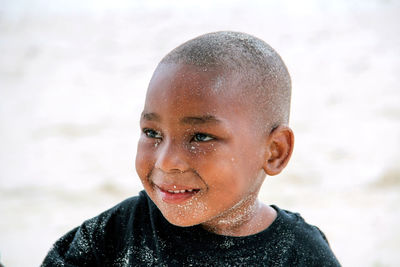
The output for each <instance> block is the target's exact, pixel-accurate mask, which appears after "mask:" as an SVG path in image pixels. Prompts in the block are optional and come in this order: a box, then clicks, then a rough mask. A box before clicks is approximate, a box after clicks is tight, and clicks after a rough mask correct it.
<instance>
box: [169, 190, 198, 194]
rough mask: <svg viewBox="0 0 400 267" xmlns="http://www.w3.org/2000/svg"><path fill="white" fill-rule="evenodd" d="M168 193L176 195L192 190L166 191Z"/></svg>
mask: <svg viewBox="0 0 400 267" xmlns="http://www.w3.org/2000/svg"><path fill="white" fill-rule="evenodd" d="M167 192H168V193H173V194H178V193H185V192H193V189H187V190H184V189H183V190H167Z"/></svg>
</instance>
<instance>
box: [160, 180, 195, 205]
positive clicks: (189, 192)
mask: <svg viewBox="0 0 400 267" xmlns="http://www.w3.org/2000/svg"><path fill="white" fill-rule="evenodd" d="M155 188H156V191H158V193H159V194H160V196H161V199H162V200H163V201H164V202H166V203H169V204H180V203H182V202H184V201H186V200H188V199H190V198H192V197H193V196H194V195H195V194H197V193H198V192H199V191H200V189H198V188H184V187H180V186H175V185H173V186H158V185H156V186H155Z"/></svg>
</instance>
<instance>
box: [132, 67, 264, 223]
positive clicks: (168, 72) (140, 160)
mask: <svg viewBox="0 0 400 267" xmlns="http://www.w3.org/2000/svg"><path fill="white" fill-rule="evenodd" d="M234 77H235V76H234V75H230V74H224V73H220V72H218V71H217V70H214V69H208V70H207V69H202V68H199V67H196V66H190V65H184V64H168V65H167V64H164V65H161V66H159V67H158V69H157V70H156V73H155V74H154V76H153V78H152V80H151V82H150V85H149V89H148V92H147V97H146V102H145V107H144V111H143V113H142V117H141V121H140V126H141V129H142V134H141V137H140V140H139V144H138V151H137V157H136V169H137V172H138V175H139V177H140V179H141V181H142V183H143V186H144V188H145V189H146V191H147V193H148V195H149V196H150V198H151V199H152V200H153V201H154V203H155V204H156V205H157V206H158V208H159V209H160V210H161V212H162V213H163V215H164V217H165V218H166V219H167V220H168V221H169V222H171V223H172V224H175V225H179V226H190V225H196V224H204V225H207V223H208V222H210V221H215V220H216V218H220V219H221V220H223V218H225V217H229V214H230V213H231V214H232V213H235V214H240V212H241V211H239V213H238V210H235V209H239V208H240V209H244V208H243V205H239V204H240V202H241V201H242V200H244V199H254V200H255V199H256V198H257V194H258V191H259V188H260V186H261V184H262V182H263V179H264V177H265V173H264V170H263V164H264V161H265V153H266V152H265V142H266V139H267V136H265V135H264V134H263V131H262V130H260V129H259V127H256V126H255V125H254V123H251V122H252V121H254V120H253V119H251V118H252V117H251V116H254V109H253V108H251V107H250V106H249V105H251V103H250V101H249V100H248V99H245V98H243V96H242V97H240V96H239V95H238V92H240V91H241V90H240V87H239V85H238V82H237V81H238V79H235V78H234ZM236 204H238V205H236ZM243 212H245V211H243ZM217 220H218V219H217Z"/></svg>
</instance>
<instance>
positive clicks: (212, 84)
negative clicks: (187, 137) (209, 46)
mask: <svg viewBox="0 0 400 267" xmlns="http://www.w3.org/2000/svg"><path fill="white" fill-rule="evenodd" d="M236 80H237V78H235V76H234V75H232V74H231V73H229V72H227V71H224V70H222V69H221V68H217V67H198V66H193V65H187V64H175V63H174V64H161V65H160V66H158V68H157V70H156V71H155V73H154V75H153V77H152V79H151V81H150V84H149V88H148V92H147V99H146V100H147V101H146V102H148V101H149V100H151V99H155V98H162V99H164V100H165V101H167V100H168V101H174V100H179V99H183V98H186V100H187V101H191V102H196V101H201V100H213V101H218V102H219V101H223V102H225V101H227V100H234V99H235V95H236V94H237V92H238V89H239V87H238V83H237V81H236Z"/></svg>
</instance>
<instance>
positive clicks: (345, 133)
mask: <svg viewBox="0 0 400 267" xmlns="http://www.w3.org/2000/svg"><path fill="white" fill-rule="evenodd" d="M399 25H400V3H399V2H398V1H395V0H393V1H390V0H369V1H368V0H364V1H361V0H359V1H355V0H349V1H346V0H335V1H328V0H326V1H322V0H321V1H318V0H307V1H295V0H293V1H290V0H285V1H272V0H265V1H261V0H260V1H227V0H226V1H211V0H208V1H183V0H182V1H178V0H174V1H161V0H148V1H144V0H130V1H128V0H125V1H124V0H116V1H115V0H114V1H95V0H91V1H89V0H87V1H79V0H69V1H67V0H65V1H62V0H53V1H50V0H47V1H46V0H1V1H0V51H1V52H0V254H1V262H2V263H3V264H5V265H6V266H38V265H40V263H41V261H42V259H43V258H44V256H45V255H46V253H47V251H48V249H49V248H50V247H51V245H52V243H54V242H55V241H56V239H58V238H59V237H60V236H61V235H62V234H64V233H65V232H66V231H68V230H70V229H72V228H73V227H75V226H77V225H79V224H80V223H82V222H83V220H85V219H88V218H90V217H93V216H95V215H97V214H98V213H99V212H101V211H103V210H105V209H107V208H109V207H111V206H113V205H115V204H117V203H118V202H119V201H121V200H123V199H125V198H126V197H129V196H131V195H135V194H137V192H138V191H139V190H141V184H140V182H139V180H138V178H137V176H136V172H135V169H134V158H135V153H136V142H137V139H138V136H139V125H138V119H139V114H140V112H141V109H142V105H143V102H144V95H145V91H146V88H147V84H148V82H149V80H150V77H151V74H152V71H153V70H154V68H155V67H156V65H157V63H158V62H159V60H160V59H161V58H162V57H163V56H164V55H165V54H166V53H167V52H169V51H170V50H171V49H173V48H174V47H176V46H177V45H179V44H181V43H182V42H184V41H187V40H188V39H191V38H194V37H196V36H198V35H200V34H203V33H206V32H211V31H218V30H235V31H243V32H246V33H250V34H253V35H255V36H257V37H259V38H261V39H263V40H265V41H266V42H267V43H269V44H270V45H271V46H272V47H274V48H275V49H276V50H277V51H278V53H279V54H280V55H281V56H282V58H283V59H284V61H285V62H286V64H287V66H288V68H289V71H290V73H291V75H292V80H293V96H292V116H291V127H292V128H293V130H294V132H295V136H296V144H295V151H294V155H293V157H292V160H291V162H290V163H289V166H288V168H287V169H286V170H285V171H284V172H283V173H282V174H281V175H279V176H277V177H269V178H268V179H267V180H266V182H265V184H264V186H263V189H262V192H261V198H262V199H263V200H264V201H265V202H266V203H269V204H277V205H278V206H280V207H282V208H286V209H289V210H293V211H297V212H300V213H301V214H302V215H303V216H304V217H305V218H306V220H307V221H308V222H310V223H312V224H316V225H318V226H319V227H320V228H321V229H322V230H323V231H324V232H325V233H326V234H327V236H328V238H329V240H330V243H331V246H332V248H333V250H334V252H335V253H336V255H337V256H338V258H339V260H340V261H341V263H342V264H343V265H344V266H398V264H399V263H400V254H399V250H400V228H399V227H398V225H399V223H400V205H399V204H398V203H400V152H399V148H400V123H399V121H400V88H399V85H398V84H399V82H400V78H399V77H400V76H399V74H400V26H399Z"/></svg>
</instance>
